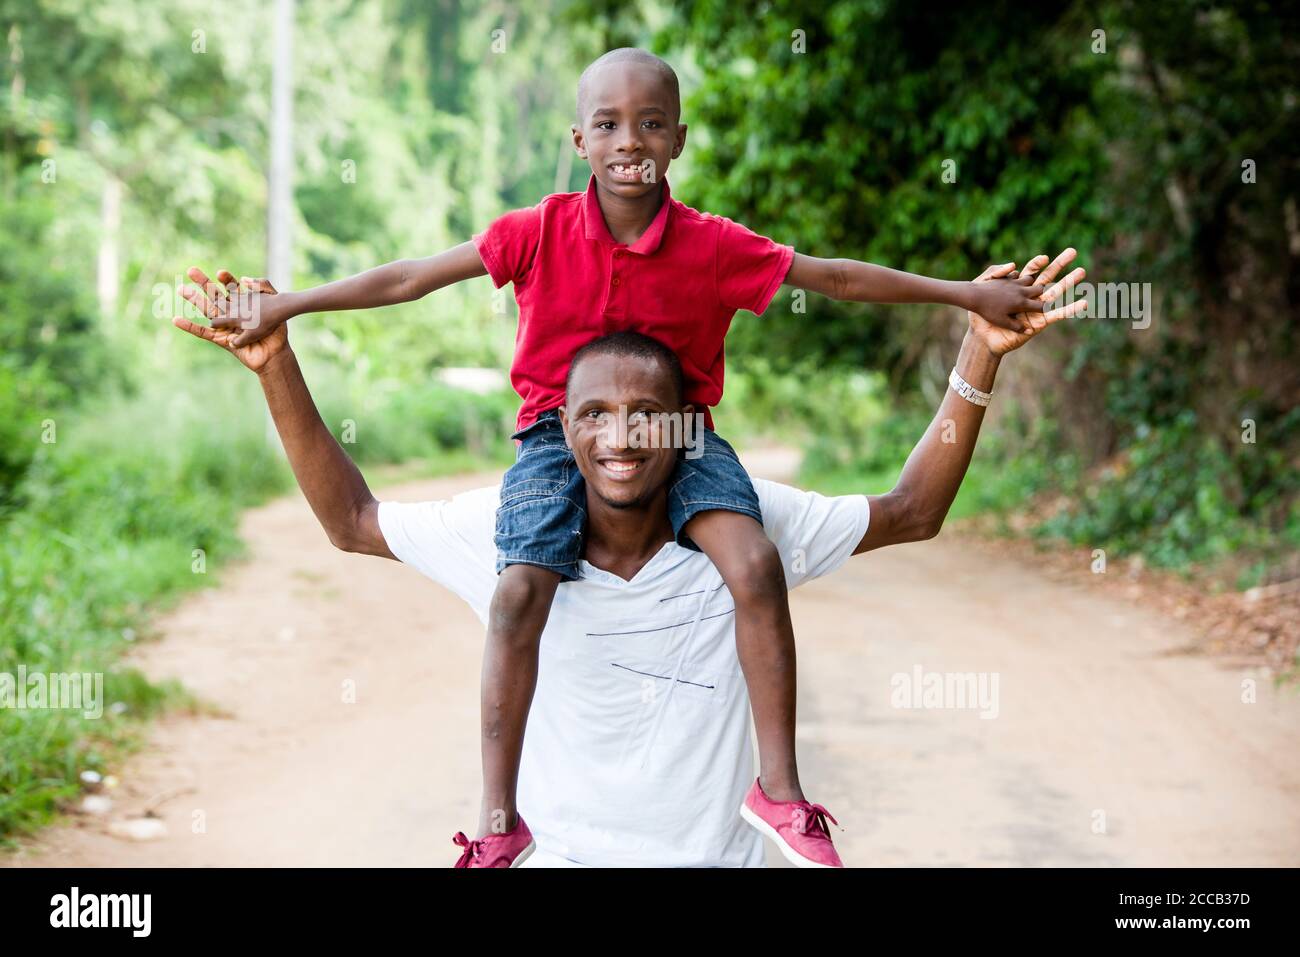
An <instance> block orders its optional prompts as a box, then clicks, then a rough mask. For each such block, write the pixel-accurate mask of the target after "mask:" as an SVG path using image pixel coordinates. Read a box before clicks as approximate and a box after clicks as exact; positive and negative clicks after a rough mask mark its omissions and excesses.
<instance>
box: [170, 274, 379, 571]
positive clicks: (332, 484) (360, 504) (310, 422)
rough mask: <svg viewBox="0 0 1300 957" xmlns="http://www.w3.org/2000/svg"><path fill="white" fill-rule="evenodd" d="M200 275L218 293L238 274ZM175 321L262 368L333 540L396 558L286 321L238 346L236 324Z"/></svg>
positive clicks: (279, 423)
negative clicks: (316, 396) (321, 407)
mask: <svg viewBox="0 0 1300 957" xmlns="http://www.w3.org/2000/svg"><path fill="white" fill-rule="evenodd" d="M200 277H201V279H199V281H200V282H201V283H202V286H203V288H204V289H209V288H211V289H213V290H214V292H211V293H209V295H213V296H220V295H221V292H220V290H221V289H222V288H228V287H232V286H234V277H233V276H231V275H230V273H229V272H226V271H224V270H223V271H221V272H219V273H217V279H218V280H219V282H220V286H217V285H216V284H212V283H209V282H208V279H207V277H206V276H202V274H200ZM196 278H198V277H196ZM256 283H257V284H259V285H262V286H264V289H263V290H262V291H265V292H267V293H274V292H275V290H274V289H272V288H271V286H270V284H269V283H267V282H266V280H256ZM187 298H189V299H190V301H191V302H193V303H194V304H195V305H196V306H198V307H199V308H200V309H201V310H203V312H204V314H205V315H208V316H209V317H211V315H212V314H213V313H214V312H215V311H216V303H215V302H211V301H208V300H204V299H202V297H199V296H187ZM172 324H173V325H175V326H176V327H177V328H179V329H183V330H184V331H185V332H188V333H189V334H190V335H192V336H195V337H196V338H199V339H205V340H207V341H208V342H211V343H213V344H215V345H218V346H221V347H222V348H223V349H225V350H226V351H227V352H230V353H231V354H233V355H234V356H235V358H237V359H238V360H239V361H240V362H242V363H243V364H244V365H245V366H246V367H248V368H249V369H251V370H252V371H253V372H256V373H257V377H258V380H259V381H260V382H261V384H262V394H263V395H265V396H266V404H267V407H268V408H270V410H271V417H272V419H274V420H275V428H276V431H277V432H279V433H280V441H281V443H282V444H283V445H284V451H285V454H286V455H287V456H288V458H289V465H290V466H292V468H293V474H294V477H295V478H297V480H298V486H299V487H300V488H301V489H302V492H303V495H305V496H306V497H307V502H308V504H309V505H311V509H312V511H313V512H315V513H316V518H317V519H318V520H319V521H320V523H321V526H322V527H323V528H324V529H325V532H326V534H327V535H329V539H330V541H331V542H332V543H333V544H334V545H335V546H336V547H338V548H341V549H343V550H344V551H348V552H360V553H362V554H364V555H380V556H382V557H384V558H392V559H394V560H396V556H395V555H394V554H393V553H392V552H391V551H390V550H389V548H388V543H387V542H386V541H385V540H384V536H383V533H382V532H381V531H380V529H379V503H378V502H377V501H376V500H375V497H374V495H372V494H371V493H370V487H369V486H368V485H366V480H365V479H364V478H363V477H362V475H361V472H360V470H358V469H357V466H356V464H355V463H354V462H353V461H352V459H350V458H348V456H347V453H345V452H344V451H343V449H342V448H341V447H340V446H339V444H338V442H337V441H335V439H334V436H332V435H331V434H330V431H329V429H327V428H326V427H325V423H324V422H323V421H321V417H320V413H319V412H318V411H317V410H316V403H315V402H314V401H312V397H311V392H310V391H308V389H307V383H306V381H305V380H304V379H303V377H302V369H301V368H299V366H298V359H297V357H295V356H294V354H293V350H292V349H291V348H289V337H288V332H287V328H286V327H285V326H283V325H281V326H278V327H277V328H276V329H274V330H273V331H272V332H271V333H270V334H269V335H268V336H266V337H265V338H263V339H260V340H258V341H257V342H254V343H252V344H249V345H241V346H235V345H234V344H233V343H234V340H235V338H236V334H237V332H238V330H235V331H229V330H223V329H213V328H211V327H210V326H204V325H200V324H198V323H195V322H191V321H190V320H188V319H184V318H181V317H177V318H175V319H173V320H172Z"/></svg>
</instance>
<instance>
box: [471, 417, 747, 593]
mask: <svg viewBox="0 0 1300 957" xmlns="http://www.w3.org/2000/svg"><path fill="white" fill-rule="evenodd" d="M703 435H704V438H703V443H702V448H703V454H701V455H699V456H698V457H696V458H693V459H692V458H687V457H686V454H685V450H684V449H683V450H682V451H681V452H679V453H678V460H677V470H676V471H675V472H674V473H673V475H672V477H671V478H670V479H669V482H668V520H669V521H670V522H671V523H672V526H673V535H674V536H676V538H677V543H678V544H679V545H682V546H684V547H686V548H691V549H694V550H695V551H697V552H698V551H699V550H700V549H699V546H697V545H696V544H695V543H694V542H692V541H691V540H690V537H689V536H687V535H684V534H683V533H682V528H683V527H684V526H685V525H686V523H687V522H689V521H690V520H691V519H692V518H694V517H695V516H696V515H698V514H699V513H700V512H708V511H713V510H717V509H721V510H723V511H728V512H739V513H741V514H742V515H748V516H749V517H750V518H752V519H754V520H755V521H756V522H762V521H763V515H762V512H761V510H760V508H759V503H758V493H757V492H755V491H754V483H753V482H751V481H750V478H749V474H748V473H747V472H746V471H745V468H744V466H742V465H741V464H740V459H739V458H737V456H736V451H735V449H733V448H732V447H731V445H730V444H728V442H727V441H726V440H725V439H723V438H722V437H721V436H719V435H718V433H716V432H714V431H713V430H712V429H705V430H704V433H703ZM512 438H515V439H518V440H519V448H518V451H517V452H516V457H515V464H514V465H512V466H510V470H509V471H507V472H506V474H505V477H504V478H503V479H502V480H501V504H500V506H499V507H498V508H497V515H496V536H495V541H496V546H497V574H500V573H501V571H502V570H503V569H504V568H505V567H506V566H507V565H539V566H541V567H543V568H549V569H551V570H552V571H554V572H556V573H557V574H559V575H560V576H561V578H562V579H564V580H566V581H572V580H574V579H576V578H578V577H580V576H579V571H578V561H579V560H580V559H581V558H582V533H583V532H584V531H585V530H586V527H587V489H586V483H585V482H584V481H583V478H582V474H581V473H580V472H579V471H578V465H577V463H576V462H575V461H574V458H573V452H572V450H570V448H569V447H568V445H566V444H565V441H564V428H563V426H561V425H560V415H559V413H558V412H557V411H555V410H554V409H552V410H550V411H548V412H543V413H542V414H541V415H540V416H539V417H538V419H537V421H536V422H534V423H533V424H532V425H530V426H529V427H528V428H526V429H524V430H522V431H520V432H516V433H515V434H514V435H513V436H512Z"/></svg>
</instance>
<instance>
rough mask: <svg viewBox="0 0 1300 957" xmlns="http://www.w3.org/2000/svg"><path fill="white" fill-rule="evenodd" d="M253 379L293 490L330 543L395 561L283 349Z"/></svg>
mask: <svg viewBox="0 0 1300 957" xmlns="http://www.w3.org/2000/svg"><path fill="white" fill-rule="evenodd" d="M257 375H258V379H259V380H260V381H261V383H262V394H263V395H264V396H266V405H267V407H268V408H269V409H270V410H271V418H273V419H274V420H275V429H276V431H277V432H279V433H280V442H281V443H282V444H283V445H284V452H285V455H287V456H288V458H289V464H290V466H292V467H293V474H294V477H295V478H297V480H298V487H299V488H301V489H302V493H303V495H305V496H306V497H307V502H308V504H309V505H311V510H312V511H313V512H315V513H316V518H317V520H318V521H319V522H320V523H321V527H322V528H324V529H325V532H326V534H327V535H329V539H330V542H331V543H333V545H334V546H335V547H336V548H341V549H343V550H344V551H345V552H359V553H361V554H363V555H379V556H381V557H383V558H391V559H393V560H396V559H397V556H396V555H394V554H393V553H392V552H391V551H389V548H388V543H387V542H385V541H384V535H383V533H382V532H381V531H380V530H379V502H378V501H377V500H376V499H375V497H374V495H372V494H371V492H370V486H368V485H367V484H366V480H365V478H364V477H362V475H361V470H360V469H358V468H357V466H356V463H355V462H353V461H352V459H351V458H349V457H348V454H347V453H346V452H344V451H343V449H342V448H341V447H340V446H339V444H338V442H337V441H336V440H335V438H334V436H333V435H331V434H330V430H329V429H327V428H326V427H325V423H324V422H323V421H322V420H321V417H320V413H319V412H318V411H317V409H316V403H315V402H314V401H313V400H312V397H311V392H310V391H309V390H308V389H307V383H306V381H305V380H304V379H303V377H302V369H301V368H300V367H299V365H298V359H297V357H296V356H295V355H294V354H293V350H292V349H289V348H288V347H287V345H286V347H285V349H284V350H283V351H281V352H280V353H279V354H277V355H276V356H274V357H272V359H271V360H270V361H269V362H267V364H266V365H265V366H264V367H263V368H262V370H261V371H260V372H259V373H258V374H257Z"/></svg>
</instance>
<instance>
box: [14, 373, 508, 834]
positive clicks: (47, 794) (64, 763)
mask: <svg viewBox="0 0 1300 957" xmlns="http://www.w3.org/2000/svg"><path fill="white" fill-rule="evenodd" d="M320 378H324V379H327V380H329V381H328V382H327V383H326V385H325V386H324V387H318V394H319V395H320V396H321V397H322V399H323V401H322V402H321V405H322V408H323V409H324V410H325V412H324V413H323V414H324V415H325V419H326V422H327V423H328V424H330V425H331V427H332V428H334V430H335V431H336V434H342V431H343V428H344V423H343V420H345V419H352V420H353V423H354V434H353V435H351V436H350V437H351V438H352V439H353V441H352V442H351V443H349V444H347V445H345V448H346V449H347V450H348V451H349V453H350V454H352V455H353V456H354V457H355V458H356V459H357V460H358V461H360V462H362V463H368V464H369V465H370V466H374V465H376V464H377V463H383V462H398V461H401V462H405V463H406V464H405V465H403V466H401V468H400V469H399V470H389V469H382V468H374V467H371V468H368V471H371V472H372V473H378V474H377V475H376V476H375V477H376V478H378V479H379V480H380V481H403V480H406V479H408V478H417V477H428V476H432V475H446V474H451V473H453V472H459V471H476V470H482V469H485V468H486V469H496V468H503V467H504V466H505V465H506V464H508V463H509V461H511V459H512V452H513V446H511V445H510V443H509V442H508V441H507V440H506V438H505V435H506V429H507V428H508V426H506V424H505V422H506V417H507V414H508V410H509V408H510V406H511V404H510V403H509V401H508V399H506V398H505V397H503V396H490V397H475V396H469V395H466V394H463V393H458V392H456V390H452V389H448V388H446V387H441V386H437V385H436V384H431V385H428V386H425V387H421V388H418V389H408V390H401V391H396V390H393V391H388V392H383V391H382V390H380V391H379V392H378V398H376V392H375V390H370V389H367V388H366V387H365V386H361V385H358V386H355V387H354V386H351V385H350V384H349V383H348V382H347V381H346V380H345V379H343V377H341V376H336V377H333V378H331V377H329V376H321V377H320ZM49 417H50V418H53V419H54V422H55V428H56V431H55V436H54V437H55V441H54V442H52V443H49V444H46V443H42V442H40V431H39V430H38V429H33V430H31V435H32V436H33V438H32V441H33V442H34V443H35V447H34V448H32V449H29V450H27V451H28V452H29V453H30V454H29V455H28V456H26V457H25V461H27V465H26V467H25V470H24V472H23V474H22V476H21V478H20V480H19V481H18V482H17V483H16V484H15V485H14V486H13V487H12V488H8V489H5V490H4V493H5V494H4V495H3V496H2V497H0V500H2V501H4V503H5V506H4V511H3V513H0V672H4V673H8V674H11V675H16V674H17V671H18V667H19V666H20V665H23V666H25V667H26V669H27V671H28V673H33V672H44V673H47V674H52V673H71V672H85V673H91V674H102V675H103V689H104V713H103V715H102V717H98V718H87V717H85V716H84V715H83V714H82V713H81V712H80V711H76V712H74V711H67V710H54V709H35V708H26V709H17V708H12V707H5V708H0V742H3V747H2V748H0V845H3V844H5V843H12V837H13V836H15V835H18V834H21V833H24V832H29V831H31V830H33V829H35V828H38V827H40V826H41V825H43V824H45V823H48V822H49V821H50V820H51V819H52V818H53V817H54V816H55V815H56V814H57V813H59V810H60V808H61V807H62V806H64V804H65V802H67V801H69V800H71V799H73V798H74V797H75V796H76V795H77V794H78V792H79V791H80V781H79V776H80V774H81V772H83V771H87V770H92V771H99V772H101V773H102V772H103V771H105V770H106V769H108V768H109V767H111V766H113V765H114V764H115V763H118V762H120V761H121V759H122V758H123V757H124V756H125V755H126V754H127V753H129V752H130V751H131V750H132V749H133V748H134V747H135V746H136V745H137V744H138V743H139V741H140V740H142V731H143V730H144V729H145V728H146V727H147V723H148V721H149V720H150V719H151V718H152V717H154V716H156V715H157V714H158V713H160V712H161V711H164V710H167V709H176V708H195V707H198V706H199V703H198V702H196V701H195V700H194V699H193V698H192V697H191V696H190V695H189V694H188V693H187V692H186V691H185V689H184V688H182V687H180V686H179V685H177V684H175V683H162V684H154V683H151V682H150V681H148V680H147V679H146V678H145V677H144V676H143V675H142V674H140V673H139V672H138V671H137V670H135V669H133V668H130V667H127V666H124V665H123V663H122V660H121V658H122V654H123V652H124V651H125V650H126V649H128V648H129V647H130V646H131V644H132V643H133V642H136V641H140V640H144V639H146V638H148V637H150V632H149V627H150V625H149V623H150V620H151V618H152V617H153V616H154V615H155V614H156V613H157V612H158V611H159V610H161V609H163V608H166V607H168V606H169V605H172V604H174V603H175V602H176V601H177V600H179V598H181V597H182V596H183V595H185V594H186V593H188V592H190V591H192V590H193V589H196V588H200V587H204V586H206V585H211V584H214V583H216V582H217V581H218V580H219V578H220V572H221V570H222V569H224V568H226V567H228V566H229V565H230V564H231V563H232V562H235V561H237V560H238V559H239V558H240V557H241V555H242V554H243V544H242V543H241V541H240V540H239V538H238V535H237V534H236V528H237V527H238V518H239V514H240V512H241V511H242V510H244V509H246V508H249V507H251V506H254V505H257V504H259V503H261V502H264V501H266V500H267V499H268V498H270V497H272V496H275V495H277V494H280V493H283V492H286V491H288V490H289V489H290V488H292V485H293V480H292V475H291V473H290V471H289V469H288V466H287V464H286V463H285V462H284V460H283V454H282V452H281V450H280V449H279V447H278V444H276V443H272V442H269V441H268V438H267V418H266V412H265V406H264V404H263V403H262V400H261V395H260V391H259V389H258V387H257V382H256V380H255V379H254V378H253V377H252V376H234V375H231V374H230V372H229V370H226V369H221V370H217V369H212V370H210V371H208V372H203V371H200V372H199V373H196V377H195V378H191V379H187V380H186V381H185V382H183V383H161V382H159V383H153V384H151V385H150V386H149V387H147V388H146V389H144V390H143V391H142V392H140V393H139V394H137V395H135V396H132V397H128V398H117V399H114V400H112V401H107V402H102V401H101V402H96V403H88V404H87V406H86V407H85V408H82V409H79V410H70V411H66V412H64V413H61V414H59V413H55V414H52V415H50V416H49ZM458 418H459V422H458ZM466 423H468V424H466Z"/></svg>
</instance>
